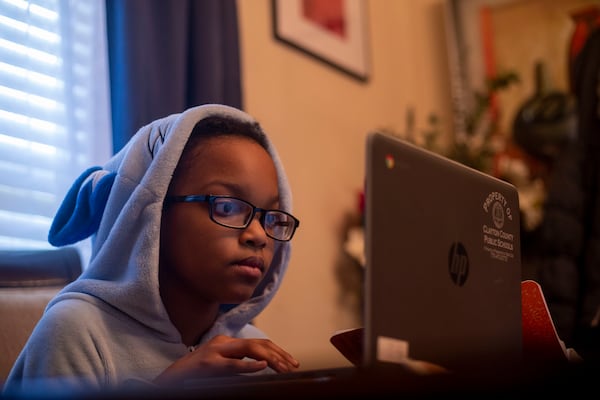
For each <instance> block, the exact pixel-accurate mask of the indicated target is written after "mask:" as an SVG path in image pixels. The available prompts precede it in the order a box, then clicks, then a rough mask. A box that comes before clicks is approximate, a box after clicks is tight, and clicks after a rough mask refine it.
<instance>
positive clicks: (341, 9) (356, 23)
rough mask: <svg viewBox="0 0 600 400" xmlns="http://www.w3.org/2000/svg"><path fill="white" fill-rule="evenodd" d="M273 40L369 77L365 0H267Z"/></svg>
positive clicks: (359, 76)
mask: <svg viewBox="0 0 600 400" xmlns="http://www.w3.org/2000/svg"><path fill="white" fill-rule="evenodd" d="M271 1H272V7H271V8H272V13H273V15H272V16H273V35H274V37H275V39H276V40H278V41H280V42H282V43H285V44H286V45H289V46H291V47H293V48H295V49H296V50H299V51H301V52H303V53H304V54H307V55H309V56H310V57H313V58H315V59H317V60H319V61H321V62H323V63H325V64H328V65H329V66H331V67H333V68H335V69H337V70H338V71H340V72H343V73H344V74H346V75H348V76H350V77H353V78H355V79H357V80H359V81H361V82H366V81H367V80H368V78H369V72H370V71H369V68H370V66H369V56H368V45H367V44H368V32H367V15H366V4H365V0H324V1H323V0H271Z"/></svg>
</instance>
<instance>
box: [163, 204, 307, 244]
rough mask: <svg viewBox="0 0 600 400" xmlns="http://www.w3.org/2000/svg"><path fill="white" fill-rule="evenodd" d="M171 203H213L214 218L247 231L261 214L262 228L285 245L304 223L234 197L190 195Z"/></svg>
mask: <svg viewBox="0 0 600 400" xmlns="http://www.w3.org/2000/svg"><path fill="white" fill-rule="evenodd" d="M166 200H167V201H168V202H179V203H181V202H183V203H197V202H200V203H203V202H206V203H208V204H209V206H210V207H209V208H208V210H209V211H208V214H209V216H210V219H211V220H212V221H213V222H215V223H217V224H219V225H221V226H225V227H227V228H234V229H246V228H247V227H248V226H249V225H250V223H251V222H252V219H253V218H254V216H255V215H256V213H257V212H260V218H259V221H260V225H261V226H262V227H263V229H264V230H265V232H266V234H267V236H269V237H270V238H272V239H275V240H279V241H281V242H287V241H289V240H291V239H292V236H294V233H295V232H296V228H297V227H298V225H300V221H299V220H298V219H296V217H294V216H293V215H292V214H289V213H287V212H285V211H281V210H265V209H264V208H258V207H254V205H252V204H250V203H248V202H247V201H245V200H242V199H238V198H237V197H232V196H214V195H189V196H168V197H167V198H166Z"/></svg>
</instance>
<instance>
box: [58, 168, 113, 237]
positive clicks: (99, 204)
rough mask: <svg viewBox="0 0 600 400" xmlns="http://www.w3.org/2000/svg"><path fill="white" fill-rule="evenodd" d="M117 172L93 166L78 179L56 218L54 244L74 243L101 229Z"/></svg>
mask: <svg viewBox="0 0 600 400" xmlns="http://www.w3.org/2000/svg"><path fill="white" fill-rule="evenodd" d="M116 176H117V174H116V173H115V172H109V171H106V170H103V169H102V168H100V167H91V168H88V169H87V170H86V171H84V172H83V173H82V174H81V175H80V176H79V178H77V180H75V182H74V183H73V185H72V186H71V188H70V189H69V191H68V192H67V195H66V196H65V198H64V200H63V202H62V204H61V205H60V207H59V209H58V211H57V213H56V216H55V217H54V221H52V226H51V227H50V232H49V234H48V241H49V242H50V244H52V245H53V246H64V245H68V244H73V243H76V242H78V241H80V240H83V239H85V238H87V237H88V236H90V235H92V234H93V233H95V232H96V231H97V230H98V227H99V226H100V220H101V219H102V214H103V213H104V208H105V207H106V201H107V199H108V196H109V194H110V189H111V188H112V185H113V182H114V180H115V177H116Z"/></svg>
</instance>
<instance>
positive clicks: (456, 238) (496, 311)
mask: <svg viewBox="0 0 600 400" xmlns="http://www.w3.org/2000/svg"><path fill="white" fill-rule="evenodd" d="M365 167H366V168H365V170H366V186H365V187H366V191H365V194H366V197H365V199H366V203H365V205H366V220H365V228H366V235H365V237H366V242H365V248H366V264H367V265H366V268H365V270H366V275H365V291H364V294H365V297H364V305H363V311H364V318H363V319H364V326H363V328H361V329H359V330H348V331H343V332H340V333H339V334H336V335H333V336H332V343H333V344H334V345H335V346H336V347H337V348H338V349H339V350H340V351H341V352H342V354H344V355H346V356H347V357H348V358H349V359H350V361H352V362H353V363H354V364H355V367H352V366H349V367H339V368H328V369H320V370H311V371H299V372H292V373H284V374H276V375H253V376H243V377H238V376H236V377H224V378H210V379H197V380H194V385H199V386H202V387H204V388H222V387H225V388H227V390H233V389H232V388H233V387H235V386H238V385H239V384H240V383H241V384H242V385H245V387H246V388H251V389H253V390H254V389H256V388H258V387H263V385H264V384H265V383H266V384H270V385H274V384H279V385H281V384H290V383H291V384H292V385H296V386H293V387H294V388H297V387H298V386H297V385H298V384H299V383H300V384H302V383H303V384H307V383H309V382H312V383H313V384H319V385H323V384H326V383H327V384H334V383H335V382H338V387H340V386H341V387H343V388H344V389H348V388H353V389H354V387H353V386H352V383H353V382H357V379H360V376H361V374H365V371H366V372H367V375H369V371H377V372H376V373H375V375H377V373H378V371H383V370H385V371H389V369H388V368H389V367H392V370H393V371H394V373H396V372H397V371H404V370H406V367H405V366H406V363H405V361H406V358H407V357H410V358H412V359H416V360H424V361H428V362H431V363H434V364H436V365H439V366H442V367H443V368H446V369H448V370H451V371H454V370H465V369H468V368H479V367H485V366H486V365H487V366H494V368H496V367H502V366H505V365H507V364H508V365H509V366H510V365H515V364H514V363H515V362H516V363H518V362H520V359H521V354H522V344H521V343H522V340H521V286H520V285H521V265H520V245H519V244H520V237H519V229H520V222H519V201H518V194H517V190H516V189H515V187H514V186H512V185H511V184H509V183H506V182H504V181H501V180H499V179H496V178H493V177H492V176H490V175H486V174H483V173H481V172H478V171H476V170H474V169H471V168H469V167H466V166H464V165H462V164H459V163H457V162H454V161H452V160H450V159H448V158H444V157H442V156H440V155H437V154H435V153H433V152H430V151H428V150H425V149H423V148H420V147H417V146H415V145H413V144H410V143H409V142H406V141H403V140H401V139H399V138H396V137H393V136H390V135H388V134H383V133H378V132H375V133H370V134H368V135H367V139H366V165H365ZM395 365H399V366H403V367H401V368H399V369H398V370H396V369H395V368H394V367H393V366H395ZM407 372H408V375H410V373H411V372H410V371H407ZM370 376H373V375H372V374H371V375H370ZM240 378H241V379H240ZM339 382H341V384H339ZM271 387H275V386H271ZM242 392H243V390H242Z"/></svg>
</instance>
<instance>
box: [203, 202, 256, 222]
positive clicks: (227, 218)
mask: <svg viewBox="0 0 600 400" xmlns="http://www.w3.org/2000/svg"><path fill="white" fill-rule="evenodd" d="M252 211H253V207H252V205H250V204H249V203H246V202H245V201H243V200H240V199H234V198H228V197H213V198H212V203H211V215H212V218H213V219H214V220H215V222H217V223H219V224H221V225H225V226H228V227H231V228H244V227H246V225H247V223H248V220H249V219H250V217H251V216H252Z"/></svg>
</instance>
